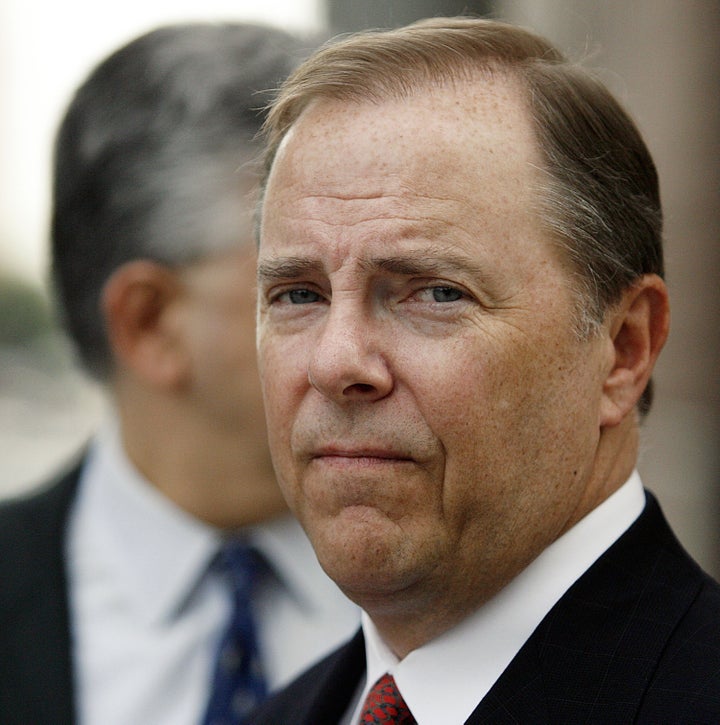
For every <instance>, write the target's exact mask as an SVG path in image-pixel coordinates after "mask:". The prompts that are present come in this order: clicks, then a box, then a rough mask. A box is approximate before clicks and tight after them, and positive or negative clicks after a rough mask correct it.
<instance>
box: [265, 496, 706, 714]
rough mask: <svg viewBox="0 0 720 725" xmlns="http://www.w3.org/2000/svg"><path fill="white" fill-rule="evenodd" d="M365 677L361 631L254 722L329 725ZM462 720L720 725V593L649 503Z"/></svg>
mask: <svg viewBox="0 0 720 725" xmlns="http://www.w3.org/2000/svg"><path fill="white" fill-rule="evenodd" d="M364 672H365V654H364V644H363V638H362V634H361V633H358V634H357V635H356V636H355V638H354V639H353V640H352V641H351V642H350V643H349V644H347V645H345V646H344V647H342V648H341V649H339V650H337V651H336V652H335V653H333V654H331V655H330V656H329V657H328V658H327V659H325V660H323V661H322V662H321V663H319V664H318V665H316V666H315V667H313V668H312V669H311V670H308V671H307V672H306V673H305V674H304V675H301V676H300V678H298V679H297V680H296V681H295V682H294V683H292V684H291V685H290V686H289V687H288V688H286V689H285V690H284V691H282V692H281V693H279V694H278V695H277V696H276V697H274V698H272V699H271V700H270V701H268V702H267V703H266V704H265V705H264V706H263V707H261V709H260V710H259V711H258V713H257V714H256V716H255V717H254V718H253V720H252V722H253V725H335V724H336V723H337V722H338V719H339V718H340V717H341V716H342V714H343V713H344V712H345V709H346V708H347V706H348V704H349V702H350V699H351V697H352V695H353V693H354V692H355V690H356V688H357V686H358V684H359V682H360V680H361V678H362V676H363V675H364ZM467 722H468V723H497V725H509V724H511V723H518V724H520V723H521V724H522V725H541V724H542V723H548V724H550V723H552V725H580V723H592V724H593V725H600V724H602V725H605V724H607V725H624V724H625V723H647V724H648V725H650V724H652V725H660V724H663V725H667V724H672V725H675V724H677V723H688V724H689V723H692V724H693V725H697V724H699V723H708V724H709V723H714V724H715V725H718V723H720V585H718V584H717V583H716V582H714V581H713V580H712V579H710V578H709V577H708V576H707V575H706V574H704V573H703V572H702V571H701V570H700V569H699V567H698V566H697V565H696V564H695V563H694V562H693V561H692V559H691V558H690V557H689V556H688V555H687V554H686V553H685V551H684V550H683V549H682V547H681V546H680V544H679V543H678V542H677V540H676V539H675V537H674V535H673V534H672V532H671V531H670V528H669V527H668V525H667V522H666V521H665V519H664V517H663V515H662V513H661V511H660V508H659V506H658V505H657V502H656V501H655V499H654V498H653V497H652V496H648V502H647V506H646V508H645V511H644V512H643V514H642V515H641V516H640V518H639V519H638V520H637V521H636V522H635V524H633V526H632V527H631V528H630V529H629V530H628V531H627V532H626V533H625V534H624V535H623V536H622V537H621V538H620V539H619V540H618V541H617V542H616V543H615V545H614V546H612V547H611V548H610V549H609V550H608V551H607V552H606V553H605V554H604V555H603V556H602V557H601V558H600V559H599V560H598V561H597V562H596V563H595V564H594V565H593V566H592V567H591V568H590V569H589V570H588V571H587V572H586V573H585V574H584V575H583V576H582V577H581V578H580V579H579V580H578V581H577V582H576V583H575V584H574V585H573V586H572V587H571V588H570V589H569V590H568V592H567V593H566V594H565V595H564V596H563V597H562V599H561V600H560V601H559V602H558V603H557V604H556V605H555V606H554V607H553V609H552V610H551V611H550V612H549V613H548V615H547V616H546V617H545V619H544V620H543V621H542V622H541V623H540V625H539V626H538V628H537V629H536V630H535V632H534V633H533V634H532V636H531V637H530V639H529V640H528V641H527V642H526V643H525V645H524V646H523V647H522V649H521V650H520V652H519V653H518V654H517V656H516V657H515V658H514V659H513V661H512V662H511V663H510V665H508V667H507V669H506V670H505V672H504V673H503V674H502V675H501V677H500V679H499V680H498V681H497V682H496V683H495V685H494V686H493V688H492V689H491V690H490V692H489V693H488V694H487V695H486V697H485V698H483V700H482V701H481V702H480V703H479V705H478V706H477V708H476V710H475V711H474V712H473V713H472V715H471V716H470V718H469V719H468V720H467ZM437 725H444V723H438V724H437Z"/></svg>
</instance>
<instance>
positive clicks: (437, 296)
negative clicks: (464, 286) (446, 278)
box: [428, 287, 463, 302]
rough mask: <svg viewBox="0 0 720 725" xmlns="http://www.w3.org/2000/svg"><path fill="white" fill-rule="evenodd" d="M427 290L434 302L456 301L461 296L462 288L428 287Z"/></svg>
mask: <svg viewBox="0 0 720 725" xmlns="http://www.w3.org/2000/svg"><path fill="white" fill-rule="evenodd" d="M428 292H430V293H431V294H432V298H433V301H434V302H457V301H458V300H460V299H462V298H463V292H462V290H459V289H457V287H430V288H429V289H428Z"/></svg>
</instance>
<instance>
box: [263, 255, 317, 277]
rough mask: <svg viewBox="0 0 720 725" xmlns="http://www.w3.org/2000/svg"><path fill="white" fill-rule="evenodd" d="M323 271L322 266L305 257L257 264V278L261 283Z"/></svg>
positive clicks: (271, 260) (272, 260) (285, 258)
mask: <svg viewBox="0 0 720 725" xmlns="http://www.w3.org/2000/svg"><path fill="white" fill-rule="evenodd" d="M322 271H323V265H322V264H321V263H320V262H319V261H316V260H313V259H306V258H305V257H281V258H279V259H269V260H267V261H265V262H260V263H259V264H258V271H257V277H258V281H261V282H277V281H280V280H283V279H295V278H297V277H304V276H306V275H309V274H318V273H321V272H322Z"/></svg>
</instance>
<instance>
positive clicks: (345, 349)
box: [308, 305, 393, 405]
mask: <svg viewBox="0 0 720 725" xmlns="http://www.w3.org/2000/svg"><path fill="white" fill-rule="evenodd" d="M380 339H381V338H380V335H379V332H378V330H377V323H376V322H374V321H373V320H372V318H371V316H370V315H369V314H368V315H366V314H363V313H360V312H358V310H357V309H354V310H347V311H342V310H339V309H337V308H335V309H334V308H333V306H332V305H331V307H330V312H329V313H328V315H327V317H326V318H325V322H324V326H323V329H322V332H321V335H320V339H319V340H318V341H317V344H316V346H315V349H314V350H313V353H312V355H311V357H310V362H309V365H308V380H309V382H310V384H311V385H312V386H313V387H314V388H315V389H316V390H317V391H318V392H320V393H321V394H322V395H324V396H325V397H326V398H329V399H331V400H333V401H335V402H337V403H339V404H341V405H342V404H346V403H350V402H373V401H375V400H380V399H382V398H384V397H385V396H387V395H388V394H389V393H390V392H391V390H392V388H393V377H392V374H391V371H390V369H389V367H388V365H387V361H386V359H385V357H384V356H383V354H382V351H381V344H380Z"/></svg>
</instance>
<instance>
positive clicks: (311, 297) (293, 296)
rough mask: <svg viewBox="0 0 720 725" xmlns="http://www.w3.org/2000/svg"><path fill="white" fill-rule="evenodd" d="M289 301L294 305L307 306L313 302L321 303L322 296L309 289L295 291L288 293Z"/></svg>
mask: <svg viewBox="0 0 720 725" xmlns="http://www.w3.org/2000/svg"><path fill="white" fill-rule="evenodd" d="M286 294H287V298H288V300H289V301H290V302H291V303H292V304H293V305H307V304H310V303H312V302H319V301H320V295H319V294H318V293H317V292H313V291H312V290H309V289H294V290H290V291H289V292H286Z"/></svg>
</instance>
